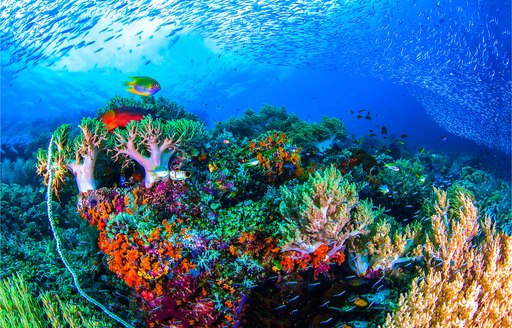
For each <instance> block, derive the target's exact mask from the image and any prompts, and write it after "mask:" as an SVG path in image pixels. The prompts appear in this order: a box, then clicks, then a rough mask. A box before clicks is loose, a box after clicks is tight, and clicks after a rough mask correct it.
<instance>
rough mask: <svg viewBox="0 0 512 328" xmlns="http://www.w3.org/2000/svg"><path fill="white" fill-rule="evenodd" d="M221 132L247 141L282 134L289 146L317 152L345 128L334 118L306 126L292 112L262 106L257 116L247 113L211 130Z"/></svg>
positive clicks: (342, 133) (250, 111)
mask: <svg viewBox="0 0 512 328" xmlns="http://www.w3.org/2000/svg"><path fill="white" fill-rule="evenodd" d="M224 129H225V130H228V131H230V132H232V133H233V134H234V135H235V136H237V137H247V138H255V137H257V136H258V135H261V134H263V133H266V132H269V131H282V132H284V133H285V134H286V135H287V137H288V139H289V140H290V141H291V142H292V143H294V144H297V145H300V146H302V147H307V146H310V147H315V148H316V149H318V150H320V151H324V150H326V149H328V148H330V147H331V146H332V144H333V143H334V142H335V141H336V140H342V139H343V138H345V137H346V129H345V126H344V124H343V122H342V121H341V120H340V119H338V118H334V117H323V118H322V122H321V123H316V122H315V123H307V122H304V121H302V120H301V119H299V118H298V116H296V115H295V114H294V113H287V112H286V109H285V108H284V107H281V108H278V107H274V106H271V105H263V106H262V107H261V109H260V111H259V113H256V112H254V111H252V110H247V111H246V112H245V113H244V114H243V115H242V116H241V117H239V118H231V119H229V120H227V121H225V122H220V123H218V124H217V126H216V127H215V132H216V133H218V132H219V131H222V130H224Z"/></svg>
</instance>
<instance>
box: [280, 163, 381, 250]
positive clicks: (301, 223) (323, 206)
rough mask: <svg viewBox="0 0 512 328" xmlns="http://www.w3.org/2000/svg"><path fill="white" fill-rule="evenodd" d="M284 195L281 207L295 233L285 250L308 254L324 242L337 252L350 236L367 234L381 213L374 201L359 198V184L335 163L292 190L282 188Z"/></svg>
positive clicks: (286, 243)
mask: <svg viewBox="0 0 512 328" xmlns="http://www.w3.org/2000/svg"><path fill="white" fill-rule="evenodd" d="M281 195H282V201H281V205H280V207H279V209H280V212H281V214H282V216H283V217H284V218H285V220H286V221H288V223H289V227H288V228H289V229H290V230H291V231H292V233H293V235H292V237H291V238H290V239H285V240H284V241H283V242H284V244H282V249H283V250H284V251H286V250H293V251H298V252H301V253H304V254H308V253H312V252H314V251H315V250H316V249H317V248H318V247H319V246H320V245H322V244H324V245H326V246H328V248H329V249H330V251H329V255H333V254H335V253H336V252H337V251H338V250H340V249H342V248H343V247H344V244H345V241H346V240H347V239H349V238H353V237H356V236H359V235H362V234H366V233H367V232H368V230H367V226H368V225H369V224H371V223H372V222H373V220H374V218H375V217H376V216H378V215H379V212H378V211H374V210H373V205H372V203H371V201H367V200H360V199H359V197H358V194H357V191H356V186H355V184H353V183H350V182H349V181H348V180H347V179H346V178H345V177H344V176H343V175H342V174H341V172H340V171H338V170H337V169H336V168H335V167H334V166H333V165H331V166H330V168H328V169H326V170H325V171H323V172H316V173H315V174H314V175H313V176H311V177H310V178H309V179H308V180H307V181H306V182H305V183H303V184H302V185H299V186H296V187H295V188H294V189H292V190H291V189H289V188H284V187H283V188H281ZM283 234H285V235H288V236H289V235H290V234H289V233H286V232H283Z"/></svg>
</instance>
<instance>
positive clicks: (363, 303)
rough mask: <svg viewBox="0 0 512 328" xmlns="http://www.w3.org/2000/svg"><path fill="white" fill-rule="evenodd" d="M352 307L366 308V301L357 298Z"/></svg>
mask: <svg viewBox="0 0 512 328" xmlns="http://www.w3.org/2000/svg"><path fill="white" fill-rule="evenodd" d="M354 305H355V306H357V307H367V306H368V301H367V300H365V299H364V298H361V297H358V298H357V299H356V300H355V301H354Z"/></svg>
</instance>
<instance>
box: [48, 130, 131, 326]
mask: <svg viewBox="0 0 512 328" xmlns="http://www.w3.org/2000/svg"><path fill="white" fill-rule="evenodd" d="M52 143H53V135H52V137H51V139H50V144H49V145H48V158H47V162H46V168H47V170H48V186H47V187H46V207H47V210H48V220H49V221H50V227H51V229H52V232H53V238H54V239H55V243H56V244H57V252H58V253H59V256H60V259H61V260H62V262H63V263H64V265H65V266H66V269H68V271H69V273H71V276H73V281H74V282H75V287H76V289H77V290H78V292H79V293H80V295H82V297H83V298H85V299H86V300H88V301H89V302H91V303H92V304H94V305H96V306H97V307H99V308H100V309H101V310H102V311H103V312H105V313H106V314H107V315H108V316H109V317H111V318H112V319H114V320H116V321H117V322H119V323H120V324H122V325H123V326H124V327H126V328H133V327H132V326H131V325H130V324H128V323H127V322H126V321H124V320H123V319H121V318H119V317H118V316H117V315H115V314H114V313H112V312H110V311H109V310H108V309H107V308H106V307H105V306H104V305H103V304H101V303H100V302H98V301H96V300H95V299H94V298H92V297H90V296H89V295H87V294H86V293H85V292H84V291H83V290H82V287H80V283H79V282H78V278H77V276H76V274H75V272H74V271H73V269H71V266H70V265H69V263H68V261H67V260H66V258H65V257H64V254H63V253H62V250H61V248H60V247H61V244H60V240H59V238H58V237H57V232H56V230H55V223H54V221H53V210H52V201H53V196H52V184H53V178H54V177H53V167H52V164H53V163H52V157H53V154H52Z"/></svg>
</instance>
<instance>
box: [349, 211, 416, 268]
mask: <svg viewBox="0 0 512 328" xmlns="http://www.w3.org/2000/svg"><path fill="white" fill-rule="evenodd" d="M369 230H370V232H369V233H368V234H367V235H365V236H362V237H360V238H356V239H353V240H350V241H349V242H348V245H347V253H348V261H347V262H348V265H349V267H350V268H351V269H352V271H353V272H354V273H355V274H357V275H358V276H365V275H366V274H367V273H369V272H370V271H371V272H375V271H388V270H391V269H394V268H395V267H396V266H397V265H399V264H401V263H404V262H410V261H411V260H414V259H416V258H418V257H419V255H420V254H419V252H420V247H419V244H420V242H421V241H420V233H421V232H422V229H421V225H420V224H418V223H415V224H410V225H408V226H406V227H405V228H402V227H400V226H399V225H398V224H396V223H395V222H394V221H393V220H391V219H388V218H384V219H380V220H377V221H375V222H374V223H372V224H371V225H370V226H369Z"/></svg>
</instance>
